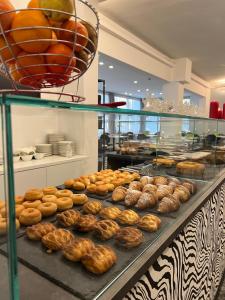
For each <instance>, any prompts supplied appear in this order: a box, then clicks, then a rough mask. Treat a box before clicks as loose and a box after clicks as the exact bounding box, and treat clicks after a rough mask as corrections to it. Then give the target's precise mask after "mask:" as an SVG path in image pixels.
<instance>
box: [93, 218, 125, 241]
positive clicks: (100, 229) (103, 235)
mask: <svg viewBox="0 0 225 300" xmlns="http://www.w3.org/2000/svg"><path fill="white" fill-rule="evenodd" d="M119 229H120V226H119V225H118V224H117V223H116V222H115V221H113V220H102V221H98V222H97V223H96V225H95V234H96V235H97V237H98V238H99V239H101V240H109V239H111V238H112V237H113V236H114V235H115V234H116V233H117V232H118V231H119Z"/></svg>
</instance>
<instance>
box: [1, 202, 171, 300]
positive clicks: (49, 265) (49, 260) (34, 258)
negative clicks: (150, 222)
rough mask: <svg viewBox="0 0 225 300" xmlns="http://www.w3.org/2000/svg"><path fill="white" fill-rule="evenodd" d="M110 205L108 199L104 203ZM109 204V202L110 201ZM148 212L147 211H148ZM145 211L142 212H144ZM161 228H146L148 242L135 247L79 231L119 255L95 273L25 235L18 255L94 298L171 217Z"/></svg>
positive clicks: (47, 275)
mask: <svg viewBox="0 0 225 300" xmlns="http://www.w3.org/2000/svg"><path fill="white" fill-rule="evenodd" d="M105 204H106V205H107V203H105ZM108 204H109V203H108ZM145 213H146V212H145ZM141 215H143V213H141ZM161 220H162V224H161V228H160V229H159V230H158V231H157V232H155V233H147V232H144V231H143V233H144V237H145V242H144V243H142V244H141V245H140V246H139V247H136V248H133V249H123V248H121V247H119V246H117V245H115V241H114V239H111V240H109V241H104V242H102V241H100V240H98V239H96V238H95V236H94V234H93V233H78V232H76V231H73V233H74V234H75V235H76V236H82V237H86V238H91V239H92V240H93V241H94V242H95V243H98V244H105V245H108V246H110V247H112V248H113V249H114V250H115V252H116V254H117V257H118V260H117V263H116V264H115V265H114V266H113V267H112V268H111V269H110V270H109V271H108V272H106V273H104V274H102V275H94V274H91V273H89V272H88V271H87V270H85V269H84V267H82V265H81V263H78V262H76V263H73V262H70V261H67V260H66V259H64V258H63V256H62V254H61V252H54V253H52V254H47V253H46V249H44V247H43V246H42V244H41V243H40V242H35V241H30V240H28V239H27V237H26V236H25V235H23V236H22V237H20V238H18V239H17V255H18V259H19V261H20V262H22V263H23V264H24V265H26V266H27V267H29V268H31V269H32V270H33V271H35V272H37V273H39V274H41V275H42V276H44V277H45V278H47V279H48V280H50V281H52V282H54V283H55V284H57V285H58V286H60V287H62V288H64V289H65V290H67V291H68V292H70V293H72V294H73V295H74V296H76V297H78V298H79V299H82V300H83V299H84V300H91V299H93V298H94V297H95V296H96V295H97V294H98V293H100V291H102V290H103V289H104V288H105V287H106V286H107V285H108V284H110V282H112V281H113V279H115V278H116V277H117V276H119V274H120V273H121V272H122V271H123V270H124V269H125V268H126V267H127V266H128V265H129V264H131V263H132V261H134V260H135V258H136V257H137V256H138V255H140V254H141V253H142V252H143V251H144V250H145V249H146V248H147V246H148V245H150V244H152V243H153V242H154V241H155V240H156V239H157V237H158V236H160V235H161V234H162V232H163V231H164V230H165V229H166V228H167V227H168V226H169V224H170V222H171V221H172V219H168V218H166V217H162V218H161ZM0 252H1V253H2V254H4V255H7V245H6V244H5V245H2V246H1V247H0Z"/></svg>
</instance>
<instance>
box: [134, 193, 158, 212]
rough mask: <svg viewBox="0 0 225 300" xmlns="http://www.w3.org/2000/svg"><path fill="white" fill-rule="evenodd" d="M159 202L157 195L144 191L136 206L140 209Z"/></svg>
mask: <svg viewBox="0 0 225 300" xmlns="http://www.w3.org/2000/svg"><path fill="white" fill-rule="evenodd" d="M157 202H158V199H157V195H156V194H153V193H143V194H142V195H141V197H140V198H139V200H138V202H137V204H136V205H135V207H137V208H139V209H142V210H143V209H146V208H151V207H154V206H155V205H156V204H157Z"/></svg>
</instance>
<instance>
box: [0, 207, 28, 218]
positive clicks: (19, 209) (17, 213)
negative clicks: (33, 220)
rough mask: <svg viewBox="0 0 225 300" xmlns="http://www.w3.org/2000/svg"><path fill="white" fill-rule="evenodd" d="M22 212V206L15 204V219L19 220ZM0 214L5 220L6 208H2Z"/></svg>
mask: <svg viewBox="0 0 225 300" xmlns="http://www.w3.org/2000/svg"><path fill="white" fill-rule="evenodd" d="M23 210H24V206H23V205H21V204H16V206H15V212H16V217H17V218H19V216H20V214H21V212H22V211H23ZM0 213H1V216H2V217H3V218H7V210H6V207H3V208H2V209H1V210H0Z"/></svg>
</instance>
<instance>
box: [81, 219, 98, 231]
mask: <svg viewBox="0 0 225 300" xmlns="http://www.w3.org/2000/svg"><path fill="white" fill-rule="evenodd" d="M96 222H97V219H96V217H95V216H93V215H82V216H80V218H79V220H78V222H77V224H76V229H77V230H78V231H81V232H88V231H92V230H93V229H94V228H95V224H96Z"/></svg>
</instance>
